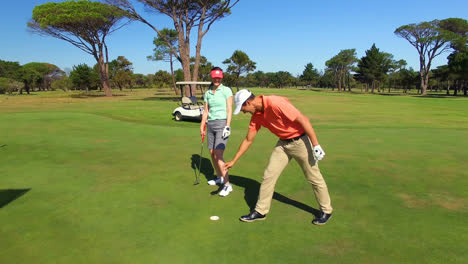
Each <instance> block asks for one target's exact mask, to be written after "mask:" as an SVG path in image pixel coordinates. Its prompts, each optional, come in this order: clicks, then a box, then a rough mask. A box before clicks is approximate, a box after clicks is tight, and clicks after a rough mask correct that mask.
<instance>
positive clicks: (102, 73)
mask: <svg viewBox="0 0 468 264" xmlns="http://www.w3.org/2000/svg"><path fill="white" fill-rule="evenodd" d="M98 46H99V55H98V56H96V55H95V57H97V59H98V60H97V61H98V65H99V77H100V79H101V83H102V88H103V89H104V93H105V94H106V96H112V92H111V89H110V85H109V77H108V74H107V69H106V63H105V62H104V52H103V47H102V44H99V45H98Z"/></svg>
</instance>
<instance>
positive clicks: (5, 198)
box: [0, 189, 31, 209]
mask: <svg viewBox="0 0 468 264" xmlns="http://www.w3.org/2000/svg"><path fill="white" fill-rule="evenodd" d="M29 190H31V189H6V190H1V189H0V209H1V208H3V207H4V206H5V205H7V204H9V203H11V202H13V201H14V200H16V199H18V198H20V197H21V196H23V195H24V194H25V193H27V192H28V191H29Z"/></svg>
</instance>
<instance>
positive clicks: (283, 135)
mask: <svg viewBox="0 0 468 264" xmlns="http://www.w3.org/2000/svg"><path fill="white" fill-rule="evenodd" d="M234 100H235V104H236V109H235V110H234V114H235V115H237V114H239V112H240V111H241V110H242V112H244V113H250V114H252V118H251V119H250V125H249V131H248V133H247V136H246V137H245V139H244V140H243V141H242V143H241V145H240V147H239V150H238V151H237V153H236V155H235V156H234V159H232V160H231V161H229V162H226V163H225V165H224V166H225V168H226V169H230V168H232V167H233V166H234V164H235V163H236V162H237V160H238V159H239V158H240V157H241V156H242V155H243V154H244V153H245V152H246V151H247V149H248V148H249V147H250V145H251V144H252V142H253V140H254V139H255V136H256V135H257V132H258V130H260V128H261V127H262V126H264V127H266V128H268V130H270V131H271V132H272V133H273V134H275V135H276V136H278V137H279V140H278V143H277V144H276V146H275V148H274V149H273V153H272V154H271V157H270V161H269V163H268V166H267V168H266V169H265V172H264V174H263V180H262V184H261V186H260V193H259V198H258V201H257V204H256V206H255V210H253V211H252V212H251V213H250V214H248V215H244V216H241V218H240V220H241V221H244V222H253V221H256V220H265V218H266V214H267V213H268V212H269V211H270V205H271V199H272V198H273V193H274V191H275V184H276V181H277V180H278V177H279V176H280V174H281V172H282V171H283V170H284V168H286V166H287V165H288V163H289V161H290V160H291V158H294V159H295V160H296V161H297V162H298V163H299V165H300V166H301V168H302V170H303V172H304V175H305V177H306V179H307V181H308V182H309V183H310V184H312V188H313V190H314V194H315V198H316V199H317V202H318V204H319V205H320V211H321V214H320V215H318V216H316V218H315V219H314V220H313V221H312V223H313V224H316V225H324V224H326V223H327V221H328V219H330V217H331V214H332V211H333V208H332V207H331V202H330V195H329V194H328V187H327V184H326V183H325V180H324V179H323V177H322V174H321V173H320V169H319V167H318V161H319V160H321V159H322V158H323V157H324V156H325V152H324V151H323V149H322V147H320V145H319V142H318V140H317V136H316V135H315V131H314V129H313V128H312V125H311V124H310V122H309V119H308V118H307V117H305V116H304V115H303V114H302V113H301V112H299V110H297V109H296V108H295V107H294V106H293V105H292V104H291V103H290V102H289V100H288V99H286V98H284V97H280V96H273V95H272V96H265V95H261V96H258V97H256V96H255V95H253V94H252V93H251V92H250V91H249V90H246V89H242V90H240V91H239V92H237V93H236V95H235V99H234ZM309 139H310V141H309ZM310 143H312V146H311V144H310Z"/></svg>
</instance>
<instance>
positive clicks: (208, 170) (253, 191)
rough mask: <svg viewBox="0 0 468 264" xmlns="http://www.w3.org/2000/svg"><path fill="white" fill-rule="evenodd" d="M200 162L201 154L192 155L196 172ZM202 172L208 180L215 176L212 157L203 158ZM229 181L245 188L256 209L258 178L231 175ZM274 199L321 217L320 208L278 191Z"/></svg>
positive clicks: (248, 198)
mask: <svg viewBox="0 0 468 264" xmlns="http://www.w3.org/2000/svg"><path fill="white" fill-rule="evenodd" d="M199 164H200V155H198V154H193V155H192V169H194V170H195V172H196V173H198V169H199V168H198V167H199ZM201 173H202V174H203V175H204V176H205V178H206V180H210V179H213V178H214V177H215V175H214V168H213V166H212V164H211V160H210V159H208V158H202V162H201ZM229 181H230V182H231V184H234V185H236V186H238V187H242V188H244V200H245V202H246V203H247V206H248V207H249V209H250V211H252V210H254V209H255V205H256V204H257V200H258V194H259V191H260V183H259V182H258V181H256V180H252V179H249V178H245V177H242V176H237V175H229ZM221 188H222V186H220V187H219V188H218V190H216V191H213V192H211V194H212V195H215V194H217V193H218V192H219V191H221ZM273 199H275V200H277V201H279V202H282V203H285V204H288V205H291V206H294V207H296V208H298V209H301V210H304V211H306V212H308V213H311V214H313V215H314V216H316V217H319V216H320V215H321V212H320V210H318V209H315V208H313V207H310V206H308V205H306V204H303V203H301V202H298V201H296V200H293V199H290V198H288V197H286V196H284V195H282V194H280V193H278V192H274V193H273Z"/></svg>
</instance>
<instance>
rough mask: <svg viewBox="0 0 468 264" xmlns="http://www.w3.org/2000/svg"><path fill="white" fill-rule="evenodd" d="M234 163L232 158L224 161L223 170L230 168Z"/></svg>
mask: <svg viewBox="0 0 468 264" xmlns="http://www.w3.org/2000/svg"><path fill="white" fill-rule="evenodd" d="M234 163H235V162H234V161H232V160H231V161H228V162H225V163H224V169H225V170H229V169H230V168H232V166H234Z"/></svg>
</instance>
